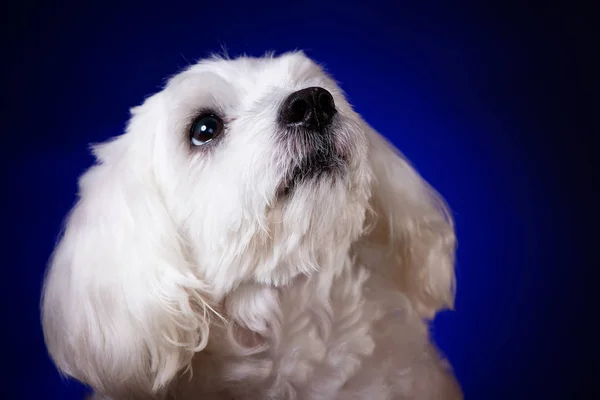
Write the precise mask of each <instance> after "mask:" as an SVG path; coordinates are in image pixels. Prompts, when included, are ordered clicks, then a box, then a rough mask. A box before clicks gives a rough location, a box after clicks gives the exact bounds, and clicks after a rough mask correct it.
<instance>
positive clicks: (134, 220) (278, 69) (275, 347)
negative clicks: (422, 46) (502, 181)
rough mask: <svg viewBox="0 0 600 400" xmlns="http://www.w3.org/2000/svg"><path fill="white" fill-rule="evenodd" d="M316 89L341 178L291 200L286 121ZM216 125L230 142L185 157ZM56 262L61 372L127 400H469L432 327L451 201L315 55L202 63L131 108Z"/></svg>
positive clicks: (53, 328)
mask: <svg viewBox="0 0 600 400" xmlns="http://www.w3.org/2000/svg"><path fill="white" fill-rule="evenodd" d="M309 86H321V87H324V88H326V89H327V90H329V91H330V92H331V93H332V94H333V97H334V99H335V104H336V108H337V110H338V117H337V122H336V123H337V125H336V128H335V135H336V146H338V150H339V151H341V152H344V153H345V154H346V155H347V160H348V162H347V168H346V171H345V173H344V175H343V179H336V180H335V181H333V180H330V179H328V178H323V179H321V180H319V181H316V182H308V183H306V184H303V185H301V186H299V187H298V188H297V190H296V191H295V192H294V193H293V194H292V195H291V196H290V197H289V198H287V199H284V200H282V199H280V198H278V197H277V196H276V193H277V188H278V187H279V185H280V184H281V182H282V181H283V180H284V178H285V176H286V173H288V172H289V171H290V168H291V167H293V166H294V165H295V163H297V162H298V159H299V157H300V156H301V155H302V151H303V150H302V148H298V146H294V145H292V144H291V143H292V142H288V141H286V140H285V138H283V139H282V135H285V132H282V131H281V129H280V128H278V126H277V123H276V116H277V112H278V109H279V107H280V105H281V104H282V102H283V100H284V99H285V98H286V97H287V95H289V94H290V93H292V92H293V91H295V90H298V89H301V88H304V87H309ZM205 108H210V109H213V110H215V111H217V112H218V113H219V114H220V115H222V116H223V118H224V119H225V121H226V125H227V129H226V132H225V133H224V134H223V136H222V137H221V140H220V141H218V143H217V142H216V143H214V144H211V145H207V146H205V147H201V148H192V147H190V145H189V137H188V130H189V124H190V122H191V121H192V120H193V119H194V117H195V116H196V115H197V113H198V112H199V110H201V109H205ZM94 153H95V155H96V157H97V160H98V162H97V164H96V165H94V166H93V167H92V168H90V169H89V170H88V171H87V172H86V173H85V174H84V175H83V177H82V178H81V180H80V192H79V200H78V203H77V204H76V206H75V207H74V208H73V210H72V211H71V213H70V215H69V216H68V219H67V222H66V228H65V231H64V235H63V236H62V238H61V240H60V242H59V243H58V245H57V248H56V250H55V252H54V254H53V257H52V259H51V263H50V267H49V270H48V273H47V277H46V281H45V288H44V293H43V301H42V313H43V327H44V334H45V338H46V343H47V346H48V349H49V352H50V355H51V357H52V358H53V360H54V361H55V363H56V365H57V367H58V368H59V370H60V371H61V372H62V373H64V374H65V375H68V376H72V377H74V378H76V379H78V380H80V381H82V382H84V383H86V384H88V385H90V386H91V387H92V388H93V389H94V390H95V391H96V393H98V396H107V397H110V398H112V399H138V398H139V399H164V398H176V399H180V400H188V399H190V400H191V399H205V398H211V399H212V398H236V399H237V398H240V399H241V398H248V399H266V398H271V399H369V400H376V399H377V400H378V399H459V398H461V392H460V389H459V387H458V384H457V383H456V382H455V380H454V378H453V376H452V372H451V370H450V368H449V366H448V365H447V364H446V363H445V362H444V361H443V360H442V359H441V357H440V356H439V355H438V353H437V350H436V349H435V347H434V345H433V344H431V343H430V339H429V334H428V329H427V319H429V318H432V317H433V316H434V315H435V314H436V312H437V311H439V310H441V309H443V308H450V307H451V306H452V303H453V298H454V270H453V264H454V260H453V257H454V248H455V239H454V231H453V226H452V221H451V218H450V216H449V214H448V212H447V210H446V206H445V205H444V203H443V201H442V200H441V199H440V198H439V196H437V194H436V193H435V191H434V190H433V189H432V188H430V187H429V186H428V185H427V184H426V182H424V180H423V179H422V178H421V177H420V176H419V175H418V173H417V172H416V171H415V169H414V168H412V167H411V166H410V165H409V164H408V162H407V161H406V160H405V158H403V157H402V155H401V154H399V153H398V152H397V151H396V150H395V149H393V147H392V146H391V145H390V144H389V143H388V142H387V141H385V139H383V137H382V136H380V135H379V134H378V133H376V132H375V131H374V130H373V129H372V128H371V127H369V126H368V125H367V124H366V123H365V122H364V121H363V120H362V119H361V118H360V116H359V115H358V114H357V113H355V112H354V111H353V109H352V108H351V106H350V105H349V104H348V103H347V101H346V100H345V97H344V94H343V92H342V91H341V89H340V88H339V87H338V86H337V84H336V83H335V82H334V81H333V80H332V79H331V78H330V77H329V76H328V75H327V74H326V73H325V72H324V71H323V69H322V68H321V67H320V66H318V65H317V64H315V63H314V62H313V61H311V60H310V59H308V58H307V57H306V56H305V55H304V54H303V53H301V52H295V53H286V54H283V55H281V56H277V57H275V56H266V57H263V58H250V57H241V58H237V59H234V60H231V59H223V58H218V57H215V58H212V59H209V60H203V61H201V62H199V63H198V64H196V65H193V66H191V67H189V68H188V69H187V70H185V71H183V72H181V73H180V74H178V75H176V76H174V77H173V78H172V79H170V80H169V82H168V83H167V85H166V87H165V88H164V89H163V90H162V91H161V92H159V93H157V94H155V95H153V96H151V97H149V98H148V99H146V101H145V102H144V103H143V105H141V106H139V107H136V108H134V109H133V110H132V118H131V121H130V123H129V125H128V128H127V130H126V132H125V134H123V135H121V136H119V137H117V138H115V139H113V140H112V141H110V142H108V143H105V144H101V145H98V146H95V147H94Z"/></svg>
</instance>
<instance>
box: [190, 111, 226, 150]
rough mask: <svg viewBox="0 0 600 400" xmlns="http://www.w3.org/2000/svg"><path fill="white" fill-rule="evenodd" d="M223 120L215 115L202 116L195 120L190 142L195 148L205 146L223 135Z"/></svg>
mask: <svg viewBox="0 0 600 400" xmlns="http://www.w3.org/2000/svg"><path fill="white" fill-rule="evenodd" d="M223 129H224V124H223V120H222V119H221V118H219V117H217V116H216V115H214V114H202V115H200V116H199V117H198V118H196V119H195V120H194V123H193V124H192V128H191V129H190V142H191V143H192V145H194V146H204V145H205V144H206V143H208V142H210V141H211V140H213V139H214V138H216V137H217V136H219V135H220V134H221V133H223Z"/></svg>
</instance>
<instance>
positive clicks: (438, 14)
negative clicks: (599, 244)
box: [0, 0, 598, 399]
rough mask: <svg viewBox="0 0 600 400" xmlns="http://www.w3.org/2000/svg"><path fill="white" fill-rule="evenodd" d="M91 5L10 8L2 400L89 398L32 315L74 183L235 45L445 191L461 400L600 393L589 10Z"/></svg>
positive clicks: (447, 322) (447, 344)
mask: <svg viewBox="0 0 600 400" xmlns="http://www.w3.org/2000/svg"><path fill="white" fill-rule="evenodd" d="M47 3H48V4H47ZM83 3H84V2H72V3H63V4H58V3H53V4H49V2H45V3H42V2H39V3H38V4H35V2H33V3H32V2H28V3H26V4H25V5H22V6H19V7H18V9H17V8H15V7H14V6H13V9H12V10H5V12H2V13H0V14H2V15H3V17H4V19H5V21H4V22H3V23H2V24H0V25H1V26H2V49H1V50H2V53H1V54H4V55H5V56H6V58H5V59H4V61H2V82H3V83H2V87H3V90H2V93H3V99H2V102H3V106H2V109H1V110H2V125H3V127H2V130H1V131H2V134H3V135H2V136H3V138H2V142H1V143H2V145H1V146H0V147H1V148H2V157H1V162H2V165H1V167H2V168H1V171H2V190H3V195H2V201H3V203H4V205H3V206H2V208H1V209H2V214H3V219H2V221H3V224H2V225H3V231H4V233H5V234H6V235H7V239H4V240H3V241H2V243H3V246H6V250H3V253H5V254H8V257H7V258H6V257H5V258H6V260H7V262H6V264H4V263H3V265H2V266H1V267H2V275H1V276H2V277H3V278H2V279H1V282H2V287H3V289H2V291H1V296H2V301H1V303H0V304H2V307H3V318H2V320H3V321H4V322H3V323H2V328H1V329H0V330H1V331H2V341H0V344H1V347H0V348H1V349H2V352H3V356H2V359H3V361H2V362H1V363H2V364H3V372H2V373H1V375H0V376H1V379H2V384H1V385H0V392H1V394H2V396H0V398H2V399H40V398H44V399H76V398H80V397H79V396H81V393H82V392H81V390H82V389H81V388H80V387H79V386H78V385H76V384H73V383H69V384H66V383H64V382H63V381H62V380H61V379H60V378H59V376H58V374H57V373H56V372H55V370H54V368H53V366H52V364H51V362H50V361H49V359H48V358H47V356H46V353H45V347H44V343H43V338H42V334H41V329H40V324H39V312H38V303H39V291H40V285H41V280H42V274H43V270H44V268H45V263H46V260H47V257H48V255H49V254H50V252H51V250H52V248H53V245H54V243H55V239H56V237H57V234H58V232H59V228H60V226H61V221H62V218H63V216H64V215H65V213H66V212H67V211H68V209H69V208H70V207H71V205H72V204H73V201H74V199H75V191H76V179H77V177H78V175H79V174H80V173H81V172H82V171H83V170H84V168H86V167H87V166H88V165H89V164H90V163H91V162H92V158H91V156H90V155H89V154H88V151H87V144H88V143H90V142H97V141H101V140H104V139H107V138H109V137H110V136H113V135H116V134H119V133H120V132H121V131H122V128H123V126H124V123H125V121H126V118H127V117H128V109H129V108H130V107H131V106H134V105H137V104H139V103H140V102H141V101H142V100H143V99H144V97H145V96H146V95H148V94H150V93H152V92H154V91H156V90H158V89H159V86H160V85H161V83H162V82H163V79H164V78H165V77H167V76H168V75H170V74H172V73H174V72H176V71H177V69H178V68H181V67H183V66H184V65H186V64H187V63H188V61H193V60H195V59H197V58H199V57H202V56H205V55H207V53H208V52H210V51H218V50H219V49H220V48H221V46H222V45H225V46H226V47H227V48H228V49H229V52H230V53H231V54H239V53H242V52H247V53H250V54H254V55H260V54H261V53H263V52H264V51H266V50H271V49H274V50H277V51H285V50H290V49H295V48H301V49H305V50H306V51H307V53H308V54H309V55H310V56H312V57H313V58H315V59H316V60H318V61H320V62H323V63H324V64H326V66H327V68H328V69H329V70H330V71H331V72H332V73H333V75H334V76H335V77H336V78H337V79H338V80H339V81H340V82H341V84H342V86H343V88H344V89H345V90H346V91H347V93H348V95H349V97H350V100H351V102H352V103H353V104H354V105H355V106H356V109H357V110H358V111H359V112H360V113H361V114H363V115H364V117H365V118H366V119H367V120H368V121H369V122H370V123H371V124H372V125H373V126H374V127H375V128H376V129H378V130H379V131H381V132H382V133H383V134H385V135H386V136H388V137H389V138H391V139H392V141H393V142H394V143H395V144H396V145H397V146H398V147H399V148H400V149H402V150H403V152H404V153H405V154H407V156H408V157H409V158H410V159H411V160H412V161H413V162H414V163H415V164H416V166H417V167H418V169H419V170H420V171H421V172H422V174H423V175H424V176H425V177H426V178H427V179H428V180H429V181H430V182H431V183H432V184H433V185H434V186H435V187H436V188H438V189H439V191H440V192H441V193H442V194H443V195H444V196H445V197H446V199H447V200H448V202H449V204H450V205H451V207H452V209H453V211H454V215H455V218H456V225H457V230H458V237H459V241H460V247H459V251H458V266H457V271H458V298H457V302H456V312H453V313H445V314H442V315H440V316H439V318H438V319H437V320H436V322H435V325H434V327H433V332H434V335H435V337H436V339H437V341H438V343H439V345H440V346H441V348H442V349H443V350H444V351H445V353H446V354H447V355H448V357H449V358H450V360H451V361H452V363H453V365H454V367H455V370H456V373H457V375H458V378H459V379H460V381H461V383H462V385H463V388H464V391H465V394H466V396H467V398H470V399H492V398H503V399H508V398H510V399H521V398H538V396H539V397H540V398H542V397H545V398H555V396H556V398H558V397H562V398H579V396H583V390H584V388H588V387H590V383H591V382H592V383H595V382H593V381H589V380H588V379H589V378H590V376H589V375H586V370H588V367H587V366H586V365H585V364H586V363H587V362H592V361H593V360H594V357H595V355H596V354H597V352H596V351H595V348H594V346H593V344H594V338H595V336H594V334H593V332H592V331H593V329H595V328H593V327H592V325H591V323H590V322H589V317H590V315H593V314H592V313H591V312H592V309H591V308H590V307H589V305H590V304H591V300H592V298H593V296H592V295H590V293H593V292H591V291H588V290H585V289H586V285H585V284H586V283H590V286H589V287H592V288H593V286H594V285H593V280H592V277H591V275H589V274H588V273H589V272H590V268H587V266H589V265H591V264H590V263H591V261H590V260H589V259H587V258H586V256H585V252H584V251H585V249H587V248H589V246H591V245H593V244H594V243H592V240H591V238H593V236H590V235H588V236H587V237H588V238H590V240H589V241H588V242H586V241H585V237H582V238H581V237H576V236H577V233H578V232H580V231H581V229H582V228H585V226H591V225H592V220H591V219H592V218H593V216H592V214H591V211H590V210H592V209H593V207H592V205H594V204H595V203H594V200H593V197H591V194H590V196H586V193H584V191H585V190H586V188H587V187H589V186H590V184H593V183H595V182H594V181H593V180H592V178H593V177H594V175H593V172H592V168H591V162H592V154H593V147H592V146H591V142H590V139H589V138H590V137H591V136H592V135H591V134H592V133H594V132H595V133H596V134H597V133H598V130H594V129H593V128H592V126H591V125H587V124H585V123H584V122H583V121H584V119H582V118H581V117H583V116H585V114H586V111H587V112H592V111H594V110H593V109H592V107H591V106H592V105H593V104H596V105H597V104H598V103H597V100H596V102H586V101H583V100H582V94H584V93H585V91H586V90H587V89H586V88H587V87H589V86H588V82H587V81H585V80H584V76H585V73H586V72H589V71H592V69H591V67H590V64H588V63H587V61H586V60H585V57H587V56H586V54H588V53H593V52H594V51H595V52H597V49H598V46H597V43H598V42H592V39H591V37H592V36H591V35H592V32H593V31H592V25H591V23H586V22H585V21H584V20H583V19H581V18H580V16H581V14H582V11H581V10H580V11H579V12H578V11H577V10H574V9H573V8H571V9H566V8H564V7H563V8H559V7H555V6H552V7H551V6H549V5H546V6H545V7H543V8H541V7H540V8H534V7H533V6H530V7H529V8H525V7H524V6H520V7H514V8H513V7H509V5H507V4H506V3H505V2H503V4H502V6H492V5H490V4H488V5H486V6H478V7H473V6H458V5H457V3H455V2H444V3H439V4H438V3H427V4H425V3H420V5H414V4H412V5H411V4H408V3H409V2H406V3H402V2H396V3H394V2H377V1H369V2H364V3H358V2H356V3H349V2H347V3H346V4H344V5H342V4H341V3H340V4H339V5H334V4H333V3H332V2H327V1H324V0H322V1H317V2H306V3H302V2H293V3H291V4H285V2H284V1H280V2H273V3H271V4H258V3H255V2H253V1H247V2H236V3H234V2H231V1H214V2H205V3H202V2H188V3H187V4H184V3H181V2H165V3H164V4H163V5H162V6H160V7H158V6H157V7H155V6H153V5H152V4H151V2H149V1H146V2H138V4H135V5H133V3H131V2H130V3H128V5H108V4H107V3H106V2H103V3H102V4H100V3H97V4H95V5H92V4H87V5H84V4H83ZM410 3H412V2H410ZM592 72H593V71H592ZM586 107H587V109H586ZM594 112H597V110H596V111H594ZM576 114H579V115H580V116H581V117H580V116H578V115H576ZM596 126H597V125H596ZM592 365H593V364H592ZM590 398H591V397H590Z"/></svg>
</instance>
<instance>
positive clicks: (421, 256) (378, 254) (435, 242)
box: [358, 130, 455, 318]
mask: <svg viewBox="0 0 600 400" xmlns="http://www.w3.org/2000/svg"><path fill="white" fill-rule="evenodd" d="M368 138H369V152H370V154H369V158H368V159H369V162H370V163H371V168H372V173H373V179H372V191H371V202H370V207H371V209H370V210H369V211H370V212H369V213H368V217H367V222H368V225H367V231H366V232H367V233H366V234H365V237H364V238H363V239H362V240H361V242H360V243H359V245H358V251H359V255H361V256H365V257H368V259H369V260H370V263H371V264H373V263H374V264H375V265H373V268H379V269H380V271H381V272H382V273H383V274H384V275H385V276H386V277H388V278H389V279H391V280H393V282H394V283H395V284H397V285H398V286H399V287H400V288H401V290H402V291H403V293H404V294H406V296H407V297H408V299H409V300H410V301H411V302H412V304H413V305H414V306H415V308H416V310H417V311H418V312H419V313H420V315H421V316H423V317H425V318H432V317H433V316H434V315H435V314H436V312H438V311H439V310H441V309H444V308H450V309H451V308H453V304H454V292H455V276H454V253H455V235H454V227H453V221H452V217H451V215H450V213H449V211H448V208H447V206H446V204H445V202H444V201H443V199H442V198H441V196H439V194H438V193H437V192H436V191H435V190H434V189H433V188H432V187H430V185H428V184H427V182H426V181H425V180H424V179H423V178H422V177H421V176H420V175H419V174H418V172H417V171H416V170H415V169H414V168H413V167H412V166H411V165H410V163H409V162H408V161H407V160H406V158H405V157H404V156H403V155H402V154H401V153H400V152H399V151H398V150H396V149H395V148H394V146H393V145H392V144H391V143H390V142H388V141H387V140H386V139H385V138H383V137H382V136H381V135H380V134H378V133H377V132H375V131H374V130H369V132H368Z"/></svg>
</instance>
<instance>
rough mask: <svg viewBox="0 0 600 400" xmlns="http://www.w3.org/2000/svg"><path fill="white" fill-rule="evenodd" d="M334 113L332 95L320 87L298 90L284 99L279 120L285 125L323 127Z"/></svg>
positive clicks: (307, 127)
mask: <svg viewBox="0 0 600 400" xmlns="http://www.w3.org/2000/svg"><path fill="white" fill-rule="evenodd" d="M335 113H336V109H335V102H334V101H333V96H332V95H331V93H329V92H328V91H327V90H325V89H323V88H322V87H309V88H306V89H302V90H298V91H297V92H294V93H292V94H290V95H289V96H288V98H287V99H285V101H284V103H283V105H282V106H281V111H280V121H281V123H282V124H284V125H286V126H299V127H303V128H306V129H311V130H316V129H323V128H325V127H326V126H328V125H329V124H331V121H332V120H333V116H334V115H335Z"/></svg>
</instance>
